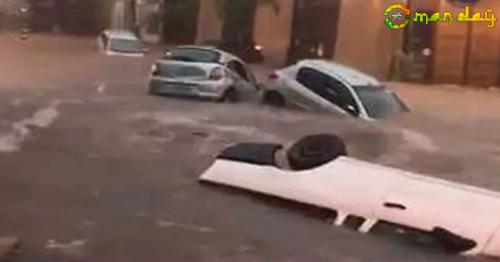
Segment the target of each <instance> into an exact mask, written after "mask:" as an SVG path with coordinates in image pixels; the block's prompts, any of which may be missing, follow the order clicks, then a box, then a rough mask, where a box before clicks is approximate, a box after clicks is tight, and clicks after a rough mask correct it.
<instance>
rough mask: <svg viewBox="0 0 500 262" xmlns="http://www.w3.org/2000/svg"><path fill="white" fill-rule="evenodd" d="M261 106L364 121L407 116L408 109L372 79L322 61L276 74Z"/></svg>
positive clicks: (306, 61)
mask: <svg viewBox="0 0 500 262" xmlns="http://www.w3.org/2000/svg"><path fill="white" fill-rule="evenodd" d="M264 86H265V87H266V91H265V92H264V94H263V102H264V103H266V104H270V105H274V106H280V107H283V106H291V107H296V108H301V109H305V110H308V111H317V112H318V111H319V112H335V113H341V114H348V115H351V116H354V117H358V118H361V119H365V120H378V119H386V118H389V117H391V116H393V115H396V114H399V113H402V112H408V111H409V108H408V106H407V105H406V104H405V103H404V102H403V101H402V100H401V99H400V98H399V97H398V95H396V94H395V93H394V92H392V91H390V90H388V89H387V88H385V87H384V86H383V85H382V84H381V83H380V82H379V81H377V80H376V79H375V78H373V77H371V76H369V75H366V74H364V73H362V72H359V71H357V70H355V69H353V68H349V67H347V66H344V65H340V64H337V63H334V62H330V61H325V60H303V61H300V62H298V63H297V64H295V65H292V66H289V67H286V68H284V69H281V70H278V71H276V72H274V73H273V74H271V75H270V76H269V79H268V81H267V83H266V84H265V85H264Z"/></svg>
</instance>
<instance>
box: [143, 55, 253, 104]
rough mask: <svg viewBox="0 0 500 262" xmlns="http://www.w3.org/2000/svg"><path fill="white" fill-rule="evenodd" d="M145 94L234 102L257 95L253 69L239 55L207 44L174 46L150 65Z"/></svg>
mask: <svg viewBox="0 0 500 262" xmlns="http://www.w3.org/2000/svg"><path fill="white" fill-rule="evenodd" d="M149 94H151V95H176V96H189V97H199V98H208V99H211V100H215V101H228V102H235V101H239V100H242V99H245V98H247V97H251V96H255V97H256V96H257V82H256V78H255V77H254V75H253V73H252V72H251V71H250V70H249V69H248V67H247V65H246V64H245V62H243V60H241V59H240V58H238V57H236V56H234V55H232V54H230V53H227V52H225V51H222V50H219V49H216V48H213V47H210V46H178V47H174V48H172V49H170V50H169V51H168V52H167V53H166V54H165V56H164V57H163V58H161V59H159V60H158V61H156V63H155V64H153V66H152V68H151V75H150V82H149Z"/></svg>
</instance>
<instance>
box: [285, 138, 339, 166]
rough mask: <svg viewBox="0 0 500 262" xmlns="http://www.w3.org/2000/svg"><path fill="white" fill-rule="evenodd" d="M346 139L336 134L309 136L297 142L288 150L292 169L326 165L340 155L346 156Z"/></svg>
mask: <svg viewBox="0 0 500 262" xmlns="http://www.w3.org/2000/svg"><path fill="white" fill-rule="evenodd" d="M346 155H347V149H346V145H345V143H344V141H342V139H340V138H339V137H338V136H336V135H330V134H322V135H312V136H307V137H304V138H302V139H301V140H299V141H298V142H297V143H295V144H294V145H293V146H292V147H291V148H290V150H288V152H287V159H288V163H289V165H290V168H291V169H292V170H297V171H300V170H307V169H311V168H315V167H318V166H321V165H324V164H326V163H328V162H330V161H333V160H335V159H336V158H337V157H339V156H346Z"/></svg>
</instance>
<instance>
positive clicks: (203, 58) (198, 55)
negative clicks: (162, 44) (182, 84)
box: [165, 48, 220, 63]
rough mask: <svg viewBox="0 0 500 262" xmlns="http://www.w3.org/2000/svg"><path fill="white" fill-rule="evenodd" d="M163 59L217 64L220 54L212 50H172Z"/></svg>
mask: <svg viewBox="0 0 500 262" xmlns="http://www.w3.org/2000/svg"><path fill="white" fill-rule="evenodd" d="M165 59H169V60H176V61H186V62H202V63H217V62H218V61H219V59H220V54H219V53H218V52H216V51H213V50H206V49H200V48H174V49H172V50H170V51H168V52H167V54H166V55H165Z"/></svg>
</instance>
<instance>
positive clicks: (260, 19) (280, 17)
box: [254, 0, 294, 66]
mask: <svg viewBox="0 0 500 262" xmlns="http://www.w3.org/2000/svg"><path fill="white" fill-rule="evenodd" d="M278 2H279V4H280V11H279V13H276V12H275V11H274V10H273V8H272V7H271V6H268V5H261V6H259V7H258V8H257V14H256V17H255V27H254V39H255V42H256V43H257V44H259V45H262V46H263V47H264V51H263V54H264V57H265V58H266V63H268V64H272V65H277V66H282V65H283V64H284V63H285V60H286V56H287V52H288V48H289V45H290V38H291V33H292V21H293V6H294V0H278Z"/></svg>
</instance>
